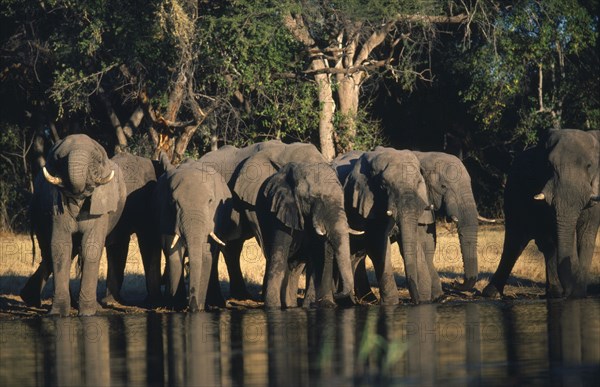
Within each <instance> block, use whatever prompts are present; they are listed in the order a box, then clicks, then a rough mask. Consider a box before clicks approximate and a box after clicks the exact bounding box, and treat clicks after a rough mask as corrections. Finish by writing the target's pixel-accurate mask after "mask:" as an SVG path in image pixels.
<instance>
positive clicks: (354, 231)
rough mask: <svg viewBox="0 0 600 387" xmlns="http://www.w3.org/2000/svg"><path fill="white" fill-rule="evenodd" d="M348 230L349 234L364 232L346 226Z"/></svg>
mask: <svg viewBox="0 0 600 387" xmlns="http://www.w3.org/2000/svg"><path fill="white" fill-rule="evenodd" d="M348 232H349V233H350V235H362V234H364V233H365V232H364V231H358V230H355V229H353V228H352V227H348Z"/></svg>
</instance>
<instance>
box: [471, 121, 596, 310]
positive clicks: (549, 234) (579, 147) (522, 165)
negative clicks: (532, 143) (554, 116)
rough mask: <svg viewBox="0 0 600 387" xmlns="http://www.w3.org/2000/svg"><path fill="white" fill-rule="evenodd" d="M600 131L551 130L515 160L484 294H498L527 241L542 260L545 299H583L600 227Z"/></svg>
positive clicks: (506, 189)
mask: <svg viewBox="0 0 600 387" xmlns="http://www.w3.org/2000/svg"><path fill="white" fill-rule="evenodd" d="M598 200H600V131H598V130H594V131H589V132H584V131H581V130H574V129H562V130H550V131H549V133H548V135H547V137H546V139H544V140H542V141H540V143H539V144H538V145H537V146H536V147H534V148H531V149H529V150H526V151H525V152H523V153H522V154H521V155H519V156H518V157H517V159H515V162H514V163H513V167H512V169H511V172H510V173H509V175H508V180H507V182H506V188H505V191H504V215H505V218H506V232H505V235H504V247H503V250H502V257H501V258H500V263H499V264H498V269H496V272H495V273H494V275H493V276H492V278H491V279H490V283H489V284H488V285H487V286H486V287H485V288H484V290H483V295H484V296H486V297H496V296H498V295H499V294H502V291H503V290H504V285H505V284H506V280H507V279H508V276H509V275H510V272H511V270H512V268H513V266H514V265H515V263H516V261H517V259H518V258H519V256H520V255H521V253H522V252H523V250H524V249H525V247H526V246H527V244H528V243H529V241H530V240H532V239H533V240H535V243H536V244H537V246H538V248H539V249H540V251H541V252H542V253H543V254H544V257H545V259H546V293H547V296H548V297H569V298H578V297H585V295H586V292H587V276H588V272H589V269H590V265H591V262H592V256H593V253H594V246H595V243H596V236H597V234H598V228H599V226H600V204H598V203H597V201H598Z"/></svg>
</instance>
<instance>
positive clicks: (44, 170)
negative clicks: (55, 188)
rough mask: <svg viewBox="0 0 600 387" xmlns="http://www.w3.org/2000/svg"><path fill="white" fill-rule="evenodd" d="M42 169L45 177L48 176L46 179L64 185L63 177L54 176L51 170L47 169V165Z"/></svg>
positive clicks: (51, 182)
mask: <svg viewBox="0 0 600 387" xmlns="http://www.w3.org/2000/svg"><path fill="white" fill-rule="evenodd" d="M42 171H43V172H44V177H45V178H46V180H47V181H48V183H50V184H54V185H59V186H62V179H61V178H60V177H55V176H52V175H51V174H50V172H48V170H47V169H46V167H44V168H42Z"/></svg>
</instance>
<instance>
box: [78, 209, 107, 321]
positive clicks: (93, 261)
mask: <svg viewBox="0 0 600 387" xmlns="http://www.w3.org/2000/svg"><path fill="white" fill-rule="evenodd" d="M106 223H107V222H106V221H104V222H93V223H92V222H90V224H88V225H87V226H88V227H89V228H91V230H89V231H88V232H84V233H83V238H82V240H81V243H82V244H81V246H82V250H81V259H82V260H83V269H82V274H81V289H80V290H79V316H93V315H94V314H95V313H96V310H97V309H98V301H97V300H96V291H97V289H98V274H99V270H100V258H101V257H102V249H103V248H104V241H105V238H106V234H107V233H106V228H107V224H106Z"/></svg>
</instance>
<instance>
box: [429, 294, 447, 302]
mask: <svg viewBox="0 0 600 387" xmlns="http://www.w3.org/2000/svg"><path fill="white" fill-rule="evenodd" d="M446 301H448V296H447V295H445V294H444V293H442V294H439V295H437V296H434V297H432V302H436V303H440V304H443V303H444V302H446Z"/></svg>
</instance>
